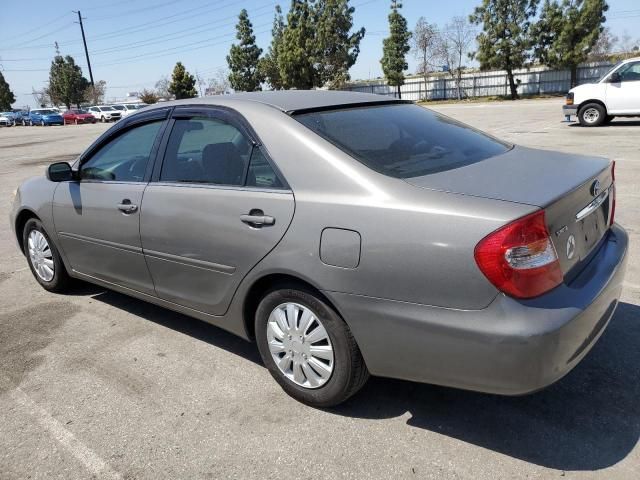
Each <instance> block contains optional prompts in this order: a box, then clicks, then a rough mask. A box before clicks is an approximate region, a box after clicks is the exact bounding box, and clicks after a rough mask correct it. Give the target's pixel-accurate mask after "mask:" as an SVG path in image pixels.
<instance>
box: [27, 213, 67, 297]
mask: <svg viewBox="0 0 640 480" xmlns="http://www.w3.org/2000/svg"><path fill="white" fill-rule="evenodd" d="M33 230H38V231H39V232H40V233H42V235H44V237H45V239H46V240H47V243H48V244H49V248H50V249H51V256H52V259H53V267H54V268H53V278H52V279H51V280H50V281H45V280H43V279H42V278H40V277H39V276H38V274H37V273H36V270H35V267H34V265H33V263H32V261H31V256H30V255H29V246H28V245H29V243H28V242H29V234H30V233H31V232H32V231H33ZM22 244H23V246H24V253H25V256H26V257H27V263H28V264H29V268H30V269H31V273H32V274H33V276H34V277H35V279H36V281H37V282H38V283H39V284H40V285H42V287H43V288H44V289H45V290H48V291H50V292H56V293H62V292H65V291H67V290H68V289H69V287H70V285H71V277H69V274H68V273H67V270H66V268H65V267H64V263H62V258H61V257H60V253H59V252H58V248H57V247H56V245H55V243H53V241H52V240H51V238H50V237H49V235H48V234H47V232H46V230H45V229H44V227H43V226H42V222H41V221H40V220H38V219H37V218H32V219H30V220H28V221H27V223H26V224H25V226H24V230H23V232H22Z"/></svg>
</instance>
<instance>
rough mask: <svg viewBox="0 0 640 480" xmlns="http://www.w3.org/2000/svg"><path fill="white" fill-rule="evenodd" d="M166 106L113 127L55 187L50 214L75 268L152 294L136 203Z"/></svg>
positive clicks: (148, 175)
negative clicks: (73, 178)
mask: <svg viewBox="0 0 640 480" xmlns="http://www.w3.org/2000/svg"><path fill="white" fill-rule="evenodd" d="M167 114H168V110H164V111H153V112H150V115H149V116H147V117H146V118H140V119H139V120H138V121H136V122H135V123H133V124H130V125H123V128H118V129H116V130H115V131H114V132H113V134H111V135H109V136H108V137H107V138H106V139H105V140H102V141H100V142H99V143H98V144H97V145H96V146H94V147H92V148H91V149H90V150H89V151H88V152H87V154H85V155H84V156H83V157H82V158H81V159H80V161H79V167H78V172H77V175H78V180H77V181H71V182H64V183H61V184H60V185H59V186H58V188H57V189H56V191H55V194H54V202H53V217H54V222H55V228H56V231H57V233H58V237H59V238H60V243H61V246H62V249H63V251H64V253H65V255H66V257H67V259H68V261H69V263H70V264H71V265H70V266H71V268H72V269H73V270H74V272H77V273H78V274H82V275H87V276H89V277H93V278H97V279H100V280H103V281H106V282H109V283H113V284H116V285H120V286H123V287H127V288H130V289H133V290H136V291H139V292H143V293H147V294H150V295H153V294H154V289H153V283H152V281H151V276H150V274H149V271H148V268H147V266H146V263H145V260H144V256H143V255H142V245H141V243H140V205H141V203H142V195H143V193H144V189H145V187H146V186H147V183H148V181H149V178H150V177H151V171H152V167H153V165H152V163H153V158H154V156H155V153H156V152H157V149H158V146H159V142H160V138H161V130H163V126H164V125H165V124H166V117H167Z"/></svg>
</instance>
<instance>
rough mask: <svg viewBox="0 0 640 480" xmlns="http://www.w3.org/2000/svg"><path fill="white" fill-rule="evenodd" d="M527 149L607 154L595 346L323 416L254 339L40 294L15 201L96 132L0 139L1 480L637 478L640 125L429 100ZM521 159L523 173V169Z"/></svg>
mask: <svg viewBox="0 0 640 480" xmlns="http://www.w3.org/2000/svg"><path fill="white" fill-rule="evenodd" d="M434 109H436V110H439V111H441V112H443V113H445V114H447V115H450V116H452V117H454V118H456V119H459V120H461V121H464V122H467V123H469V124H471V125H473V126H476V127H478V128H481V129H483V130H486V131H488V132H490V133H493V134H494V135H496V136H498V137H500V138H503V139H506V140H509V141H512V142H516V143H519V144H522V145H525V146H530V147H539V148H545V149H555V150H561V151H566V152H574V153H583V154H590V155H593V154H596V155H603V156H607V157H610V158H613V159H615V160H616V161H617V169H616V179H617V186H618V187H617V188H618V199H617V205H618V207H617V213H616V218H617V220H618V222H619V223H621V224H622V225H623V226H624V227H625V228H627V230H628V231H629V234H630V237H631V247H630V248H631V251H630V259H629V267H628V272H627V277H626V284H625V289H624V292H623V298H622V302H621V303H620V305H619V307H618V310H617V312H616V314H615V317H614V319H613V320H612V322H611V324H610V326H609V328H608V329H607V331H606V332H605V333H604V335H603V336H602V338H601V339H600V341H599V342H598V343H597V344H596V346H595V347H594V349H593V350H592V352H591V353H590V354H589V355H588V356H587V357H586V358H585V360H584V361H583V362H582V363H581V364H579V365H578V367H577V368H576V369H575V370H574V371H572V372H571V373H570V374H569V375H568V376H567V377H565V378H564V379H563V380H561V381H560V382H558V383H557V384H555V385H553V386H552V387H550V388H548V389H547V390H544V391H542V392H540V393H537V394H534V395H530V396H526V397H515V398H509V397H498V396H492V395H483V394H479V393H472V392H464V391H459V390H453V389H447V388H442V387H435V386H430V385H420V384H414V383H409V382H402V381H395V380H386V379H371V380H370V381H369V383H368V384H367V386H366V387H365V388H364V389H363V390H362V391H361V392H360V393H359V394H358V395H356V396H355V397H354V398H352V399H351V400H349V401H348V402H347V403H346V404H345V405H343V406H341V407H339V408H336V409H332V410H327V411H322V410H317V409H312V408H309V407H306V406H304V405H302V404H300V403H297V402H296V401H294V400H293V399H291V398H289V397H288V396H287V395H286V394H285V393H284V392H282V391H281V390H280V388H279V387H278V386H277V384H276V383H275V382H274V381H273V380H272V379H271V377H270V375H269V373H268V372H267V370H266V369H264V368H263V367H262V366H261V364H260V360H259V357H258V354H257V352H256V350H255V348H254V346H253V345H252V344H249V343H247V342H245V341H243V340H241V339H238V338H235V337H233V336H231V335H230V334H227V333H225V332H224V331H222V330H219V329H217V328H215V327H212V326H209V325H207V324H204V323H201V322H199V321H197V320H194V319H190V318H188V317H185V316H182V315H179V314H176V313H173V312H170V311H167V310H163V309H161V308H159V307H155V306H152V305H150V304H147V303H144V302H142V301H139V300H134V299H131V298H129V297H126V296H124V295H121V294H117V293H114V292H110V291H105V290H103V289H100V288H98V287H93V286H91V285H81V286H79V287H78V288H76V290H75V291H74V293H73V294H72V295H68V296H62V295H55V294H50V293H47V292H45V291H44V290H43V289H42V288H40V287H39V285H38V284H37V283H36V281H35V280H34V279H33V278H32V276H31V272H30V271H29V269H28V268H27V264H26V261H25V259H24V257H23V256H22V255H21V253H20V252H19V251H18V250H17V248H16V246H15V241H14V239H13V237H12V234H11V232H10V229H9V226H8V222H7V221H6V219H7V217H8V214H9V208H10V205H11V199H12V192H13V190H14V189H15V188H16V187H17V186H18V185H19V184H20V182H22V181H23V180H24V179H26V178H28V177H30V176H33V175H39V174H43V172H44V169H45V166H46V165H47V164H49V163H51V162H54V161H61V160H70V159H73V158H75V156H77V155H78V154H79V153H80V152H81V151H82V150H83V149H84V148H85V147H87V146H88V145H89V144H90V143H91V142H92V141H93V140H94V139H95V138H97V136H98V135H99V134H100V133H101V132H103V131H104V130H105V129H106V128H108V126H105V125H101V124H96V125H80V126H65V127H13V128H2V129H0V218H3V219H5V220H4V221H2V222H1V223H0V478H1V479H3V480H4V479H24V478H42V479H54V478H65V479H75V478H77V479H85V478H122V479H129V478H130V479H134V478H135V479H143V478H144V479H158V478H189V479H197V478H238V479H249V478H255V479H267V478H278V479H283V478H295V479H305V478H314V479H317V478H332V479H333V478H354V479H364V478H375V479H383V478H420V479H422V478H434V479H435V478H437V479H449V478H452V479H485V478H486V479H495V478H558V477H561V476H563V477H565V478H602V479H635V478H638V476H639V472H640V448H639V447H638V445H637V444H638V438H639V435H640V242H639V240H640V238H639V235H638V234H639V232H640V190H639V189H638V185H640V121H637V120H635V121H634V120H622V121H614V122H613V123H612V124H611V125H610V126H608V127H602V128H598V129H587V128H581V127H578V126H575V125H568V124H565V123H561V121H560V120H561V119H562V117H561V101H560V100H557V99H554V100H536V101H520V102H517V103H511V102H495V103H480V104H468V105H439V106H436V107H434ZM535 174H536V166H535V165H532V166H531V175H535Z"/></svg>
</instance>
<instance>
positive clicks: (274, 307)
mask: <svg viewBox="0 0 640 480" xmlns="http://www.w3.org/2000/svg"><path fill="white" fill-rule="evenodd" d="M614 167H615V165H614V163H613V162H610V161H609V160H607V159H603V158H597V157H589V156H580V155H568V154H562V153H556V152H550V151H542V150H534V149H530V148H524V147H519V146H515V145H512V144H509V143H507V142H503V141H500V140H498V139H496V138H493V137H491V136H489V135H486V134H484V133H482V132H480V131H478V130H475V129H473V128H471V127H469V126H467V125H464V124H462V123H459V122H457V121H455V120H453V119H451V118H448V117H446V116H443V115H440V114H438V113H435V112H433V111H430V110H428V109H426V108H423V107H421V106H418V105H414V104H411V103H410V102H406V101H400V100H395V99H391V98H386V97H380V96H374V95H367V94H357V93H349V92H322V91H291V92H259V93H251V94H237V95H229V96H224V97H210V98H199V99H190V100H181V101H175V102H167V103H163V104H159V105H153V106H149V107H147V108H145V109H144V110H141V111H139V112H137V113H134V114H132V115H129V116H127V117H126V118H125V119H123V120H122V121H120V122H118V123H117V124H116V125H114V126H113V127H111V128H110V129H109V130H108V131H107V132H106V133H104V134H103V135H102V136H101V137H100V138H98V139H97V140H96V141H95V142H94V143H93V144H92V145H91V146H90V147H89V148H88V149H87V150H86V151H85V152H84V153H83V154H82V155H80V157H79V158H78V159H77V160H76V161H75V162H74V163H73V165H69V164H68V163H54V164H52V165H50V166H49V168H48V169H47V171H46V176H42V177H38V178H33V179H30V180H27V181H26V182H25V183H24V184H22V185H21V186H20V187H19V189H18V190H17V192H16V196H15V199H14V204H13V209H12V213H11V224H12V226H13V228H14V230H15V235H16V240H17V243H18V245H19V248H20V249H21V250H22V252H24V255H25V257H26V260H27V262H28V264H29V267H30V268H31V271H32V272H33V275H34V277H35V279H36V280H37V281H38V282H39V283H40V285H42V287H44V288H45V289H47V290H49V291H52V292H64V291H66V290H67V289H68V288H69V287H70V284H71V281H72V279H74V280H75V279H80V280H85V281H88V282H92V283H95V284H98V285H101V286H103V287H106V288H110V289H113V290H116V291H119V292H122V293H124V294H127V295H131V296H133V297H136V298H139V299H142V300H145V301H148V302H151V303H154V304H157V305H161V306H164V307H166V308H169V309H172V310H174V311H177V312H181V313H184V314H186V315H190V316H192V317H195V318H198V319H201V320H204V321H206V322H209V323H211V324H213V325H217V326H219V327H221V328H223V329H226V330H228V331H230V332H233V333H234V334H237V335H239V336H241V337H243V338H245V339H247V340H252V341H255V342H256V344H257V348H258V350H259V352H260V354H261V356H262V360H263V361H264V364H265V365H266V367H267V369H268V370H269V372H270V373H271V374H272V375H273V377H274V378H275V380H276V381H277V382H278V383H279V384H280V385H281V386H282V388H283V389H284V390H285V391H286V392H287V393H289V394H290V395H292V396H293V397H295V398H296V399H298V400H300V401H302V402H305V403H307V404H309V405H313V406H318V407H328V406H332V405H336V404H338V403H340V402H342V401H344V400H346V399H347V398H349V397H350V396H351V395H353V394H354V393H355V392H357V391H358V389H360V387H362V385H363V384H364V383H365V381H366V380H367V378H368V377H369V375H377V376H383V377H392V378H400V379H406V380H412V381H417V382H427V383H433V384H439V385H447V386H452V387H457V388H464V389H470V390H476V391H482V392H491V393H497V394H505V395H519V394H525V393H529V392H533V391H536V390H538V389H541V388H543V387H545V386H547V385H549V384H551V383H553V382H555V381H556V380H558V379H560V378H561V377H562V376H564V375H565V374H566V373H567V372H569V371H570V370H571V369H572V368H573V367H574V366H575V365H576V364H577V363H578V362H580V360H581V359H582V358H583V357H584V356H585V355H586V354H587V352H589V350H590V349H591V347H592V346H593V345H594V343H595V342H596V341H597V340H598V338H599V337H600V335H601V334H602V332H603V331H604V329H605V328H606V326H607V324H608V322H609V320H610V319H611V317H612V315H613V313H614V311H615V309H616V305H617V303H618V298H619V296H620V292H621V289H622V281H623V276H624V270H625V265H626V257H627V234H626V233H625V231H624V230H623V229H622V228H621V227H620V226H618V225H617V224H616V223H615V222H614V215H615V208H616V199H615V171H614Z"/></svg>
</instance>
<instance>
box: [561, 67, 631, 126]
mask: <svg viewBox="0 0 640 480" xmlns="http://www.w3.org/2000/svg"><path fill="white" fill-rule="evenodd" d="M565 103H566V104H565V105H564V106H563V107H562V111H563V113H564V115H565V116H567V117H568V118H570V117H571V116H576V117H577V119H578V121H579V122H580V125H582V126H583V127H598V126H600V125H604V124H607V123H609V122H610V121H611V120H613V119H614V118H615V117H638V116H640V57H636V58H630V59H628V60H623V61H622V62H620V63H618V64H617V65H615V66H614V67H613V68H612V69H611V70H609V71H608V72H607V73H606V74H604V75H603V76H602V77H601V78H600V79H599V80H598V81H597V82H596V83H587V84H584V85H579V86H577V87H574V88H572V89H571V90H569V93H568V94H567V97H566V102H565Z"/></svg>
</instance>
